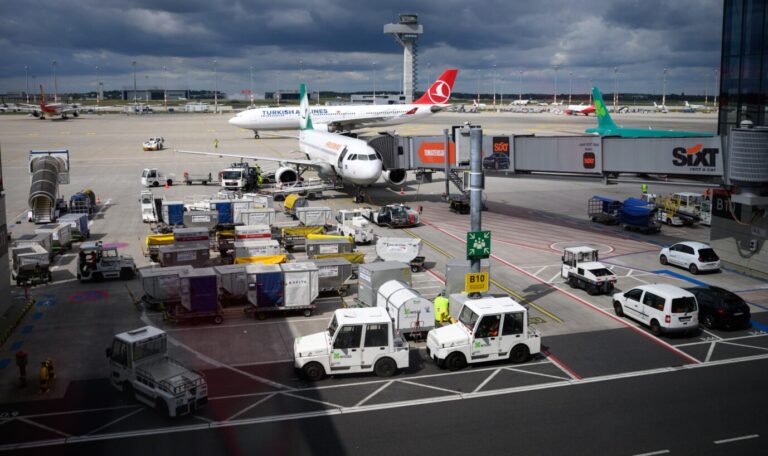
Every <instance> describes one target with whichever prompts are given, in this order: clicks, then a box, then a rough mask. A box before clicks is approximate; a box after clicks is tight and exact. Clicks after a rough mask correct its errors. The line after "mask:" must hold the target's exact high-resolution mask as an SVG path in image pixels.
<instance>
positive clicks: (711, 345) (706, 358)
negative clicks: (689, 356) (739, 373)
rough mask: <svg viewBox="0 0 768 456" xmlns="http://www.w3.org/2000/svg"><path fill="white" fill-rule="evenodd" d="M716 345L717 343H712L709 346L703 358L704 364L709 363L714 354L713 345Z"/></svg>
mask: <svg viewBox="0 0 768 456" xmlns="http://www.w3.org/2000/svg"><path fill="white" fill-rule="evenodd" d="M716 344H717V342H712V343H711V344H710V345H709V350H708V351H707V356H706V357H705V358H704V362H705V363H708V362H709V360H710V359H711V358H712V353H714V352H715V345H716Z"/></svg>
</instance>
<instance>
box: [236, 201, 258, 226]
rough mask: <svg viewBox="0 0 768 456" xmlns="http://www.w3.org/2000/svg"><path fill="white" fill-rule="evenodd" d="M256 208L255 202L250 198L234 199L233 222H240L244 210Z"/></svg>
mask: <svg viewBox="0 0 768 456" xmlns="http://www.w3.org/2000/svg"><path fill="white" fill-rule="evenodd" d="M253 208H254V202H253V200H252V199H250V198H243V199H236V200H232V223H239V222H240V220H241V217H242V212H243V211H248V210H251V209H253Z"/></svg>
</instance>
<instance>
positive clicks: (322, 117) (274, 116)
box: [229, 69, 458, 138]
mask: <svg viewBox="0 0 768 456" xmlns="http://www.w3.org/2000/svg"><path fill="white" fill-rule="evenodd" d="M457 73H458V70H455V69H450V70H446V71H445V72H444V73H443V74H442V76H440V77H439V78H438V79H437V81H435V83H434V84H432V86H431V87H430V88H429V90H428V91H427V92H426V93H425V94H424V95H423V96H422V97H421V98H419V99H418V100H416V101H414V102H413V103H412V104H404V105H359V106H354V105H349V106H343V105H340V106H315V107H310V108H309V113H310V115H311V116H312V119H314V125H315V128H317V129H319V130H323V129H325V130H326V131H329V132H337V131H349V130H354V129H358V128H365V127H384V126H389V125H399V124H402V123H405V122H410V121H413V120H416V119H422V118H424V117H426V116H430V115H432V114H434V113H436V112H439V111H441V110H443V109H445V108H447V107H448V106H449V105H448V104H447V103H448V100H449V99H450V97H451V90H453V82H454V81H455V80H456V74H457ZM229 123H230V124H231V125H234V126H236V127H240V128H243V129H246V130H253V132H254V136H255V137H256V138H258V137H259V131H275V130H296V129H297V128H299V124H300V113H299V109H296V108H294V107H290V106H289V107H285V108H254V109H248V110H245V111H243V112H240V113H238V114H237V115H236V116H235V117H233V118H231V119H229Z"/></svg>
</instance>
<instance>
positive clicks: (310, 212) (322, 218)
mask: <svg viewBox="0 0 768 456" xmlns="http://www.w3.org/2000/svg"><path fill="white" fill-rule="evenodd" d="M295 213H296V219H298V221H299V222H301V224H302V225H304V226H325V225H330V224H331V223H332V222H333V220H334V218H333V211H332V210H331V208H330V207H325V206H323V207H309V206H306V207H299V208H296V209H295Z"/></svg>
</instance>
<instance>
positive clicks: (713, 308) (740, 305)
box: [688, 287, 751, 328]
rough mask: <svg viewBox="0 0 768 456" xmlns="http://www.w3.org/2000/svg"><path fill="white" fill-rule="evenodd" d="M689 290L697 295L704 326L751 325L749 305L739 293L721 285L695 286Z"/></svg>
mask: <svg viewBox="0 0 768 456" xmlns="http://www.w3.org/2000/svg"><path fill="white" fill-rule="evenodd" d="M688 291H690V292H691V293H693V295H694V296H696V301H698V303H699V322H700V323H701V324H702V325H704V327H706V328H716V327H728V328H735V327H739V328H741V327H749V325H750V323H749V320H750V317H751V315H750V312H749V306H748V305H747V303H746V302H744V300H743V299H741V297H740V296H738V295H737V294H735V293H732V292H730V291H728V290H726V289H723V288H719V287H694V288H689V289H688Z"/></svg>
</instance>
